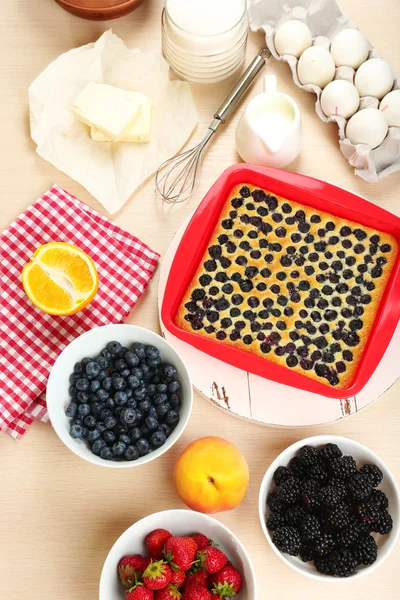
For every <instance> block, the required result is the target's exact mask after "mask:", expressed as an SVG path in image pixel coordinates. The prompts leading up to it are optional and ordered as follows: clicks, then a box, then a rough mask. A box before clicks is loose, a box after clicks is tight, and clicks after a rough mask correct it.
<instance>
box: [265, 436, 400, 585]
mask: <svg viewBox="0 0 400 600" xmlns="http://www.w3.org/2000/svg"><path fill="white" fill-rule="evenodd" d="M399 505H400V493H399V489H398V486H397V484H396V481H395V479H394V477H393V475H392V474H391V473H390V471H389V469H388V468H387V467H386V465H385V464H384V463H383V461H382V460H381V459H380V458H379V457H378V456H377V455H376V454H375V453H374V452H372V450H370V449H369V448H367V447H366V446H363V445H362V444H359V443H358V442H355V441H354V440H351V439H349V438H345V437H339V436H328V435H320V436H315V437H311V438H308V439H305V440H301V441H299V442H296V443H295V444H293V445H292V446H289V448H287V449H286V450H284V451H283V452H282V453H281V454H280V455H279V456H278V457H277V458H276V460H275V461H274V462H273V463H272V464H271V466H270V467H269V469H268V471H267V472H266V474H265V477H264V479H263V482H262V484H261V489H260V496H259V515H260V521H261V526H262V529H263V531H264V534H265V537H266V538H267V540H268V542H269V544H270V545H271V547H272V549H273V550H274V552H275V554H276V555H277V556H279V558H281V559H282V560H283V561H284V562H285V563H286V564H287V565H288V566H290V567H291V568H292V569H294V570H295V571H297V572H298V573H301V574H303V575H306V576H308V577H311V578H313V579H319V580H322V581H327V580H328V581H343V580H344V579H346V578H349V579H351V580H353V579H355V578H357V577H361V576H362V575H365V574H367V573H370V572H371V571H373V570H374V569H375V568H377V567H378V566H379V565H380V564H382V562H383V561H384V560H385V559H386V558H387V557H388V555H389V554H390V552H391V551H392V549H393V547H394V545H395V544H396V541H397V539H398V536H399V531H400V524H399V519H400V514H399V513H400V508H399Z"/></svg>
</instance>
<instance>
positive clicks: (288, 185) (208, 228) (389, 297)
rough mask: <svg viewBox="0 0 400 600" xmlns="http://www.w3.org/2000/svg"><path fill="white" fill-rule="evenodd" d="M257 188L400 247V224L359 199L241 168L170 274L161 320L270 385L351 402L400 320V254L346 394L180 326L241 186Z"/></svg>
mask: <svg viewBox="0 0 400 600" xmlns="http://www.w3.org/2000/svg"><path fill="white" fill-rule="evenodd" d="M246 183H247V184H253V185H255V186H257V187H260V188H264V189H267V190H268V191H270V192H272V193H275V194H277V195H279V196H282V197H284V198H287V199H288V200H292V201H297V202H301V203H302V204H305V205H308V206H312V207H314V208H317V209H320V210H323V211H326V212H328V213H331V214H332V215H335V216H337V217H342V218H346V219H350V220H352V221H355V222H357V223H359V224H361V225H364V226H371V227H374V228H375V229H377V230H380V231H382V232H386V233H389V234H391V235H393V236H394V237H395V238H396V239H397V241H398V242H399V244H400V219H399V218H397V217H396V216H394V215H393V214H391V213H389V212H388V211H386V210H384V209H382V208H380V207H378V206H375V205H374V204H372V203H371V202H368V201H367V200H364V199H363V198H360V197H359V196H356V195H355V194H353V193H351V192H349V191H347V190H344V189H342V188H338V187H336V186H334V185H332V184H330V183H325V182H324V181H320V180H318V179H313V178H311V177H306V176H305V175H300V174H298V173H291V172H289V171H281V170H278V169H270V168H265V167H258V166H255V165H247V164H238V165H234V166H232V167H230V168H229V169H227V170H226V171H224V173H223V174H222V175H221V176H220V177H219V178H218V179H217V181H216V182H215V183H214V185H213V186H212V187H211V189H210V190H209V192H208V193H207V194H206V196H205V198H204V199H203V201H202V202H201V203H200V205H199V207H198V208H197V210H196V212H195V213H194V215H193V217H192V218H191V220H190V223H189V225H188V226H187V228H186V231H185V233H184V235H183V237H182V240H181V242H180V244H179V247H178V250H177V252H176V254H175V258H174V261H173V263H172V266H171V270H170V273H169V277H168V281H167V285H166V289H165V294H164V301H163V305H162V309H161V318H162V321H163V323H164V325H165V327H166V328H167V329H168V331H169V332H170V333H172V334H173V335H174V336H176V337H177V338H179V339H181V340H183V341H185V342H187V343H188V344H191V345H192V346H194V347H195V348H198V349H199V350H202V351H203V352H206V353H207V354H209V355H210V356H214V357H215V358H218V359H219V360H222V361H223V362H226V363H228V364H231V365H233V366H235V367H238V368H240V369H243V370H245V371H248V372H249V373H254V374H256V375H259V376H261V377H264V378H266V379H270V380H272V381H276V382H278V383H282V384H285V385H290V386H293V387H296V388H300V389H303V390H306V391H309V392H313V393H315V394H321V395H323V396H327V397H330V398H347V397H350V396H353V395H355V394H357V393H359V392H360V391H361V390H362V388H363V387H364V386H365V384H366V383H367V381H368V380H369V378H370V377H371V375H372V374H373V372H374V371H375V369H376V367H377V366H378V364H379V362H380V361H381V359H382V356H383V355H384V353H385V351H386V348H387V347H388V344H389V342H390V340H391V338H392V335H393V333H394V331H395V329H396V326H397V323H398V320H399V316H400V252H399V253H398V255H397V257H396V262H395V264H394V267H393V270H392V272H391V275H390V278H389V280H388V282H387V284H386V289H385V292H384V295H383V297H382V300H381V303H380V306H379V309H378V312H377V315H376V318H375V321H374V325H373V327H372V329H371V332H370V335H369V338H368V341H367V344H366V346H365V350H364V352H363V354H362V356H361V359H360V362H359V365H358V369H357V371H356V374H355V377H354V378H353V381H352V383H351V384H350V386H349V387H347V388H346V389H343V388H342V389H340V390H338V389H335V388H333V387H329V386H328V385H324V384H322V383H319V382H318V381H315V380H313V379H311V378H308V377H306V376H305V375H302V374H301V373H296V372H292V371H290V370H289V369H287V368H285V367H283V366H280V365H277V364H274V363H273V362H270V361H268V360H266V359H264V358H261V357H258V356H255V355H254V354H252V353H248V352H245V351H244V350H241V349H237V348H234V347H231V346H228V345H225V344H223V343H221V342H219V341H217V340H213V339H209V338H206V337H203V336H200V335H196V333H192V332H188V331H184V330H182V329H180V328H179V327H178V326H177V325H176V324H175V317H176V314H177V311H178V308H179V306H180V304H181V302H182V298H183V296H184V294H185V292H186V290H187V288H188V286H189V285H190V282H191V280H192V278H193V276H194V274H195V272H196V270H197V268H198V265H199V263H200V260H201V258H202V256H203V254H204V252H205V250H206V248H207V244H208V242H209V239H210V237H211V235H212V233H213V231H214V228H215V226H216V224H217V220H218V218H219V215H220V213H221V210H222V208H223V205H224V203H225V202H226V200H227V197H228V196H229V194H230V192H231V191H232V189H233V188H234V187H235V186H236V185H238V184H246Z"/></svg>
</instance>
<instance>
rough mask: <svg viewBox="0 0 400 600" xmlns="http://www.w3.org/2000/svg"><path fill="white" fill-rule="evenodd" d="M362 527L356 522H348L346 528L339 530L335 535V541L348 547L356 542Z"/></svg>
mask: <svg viewBox="0 0 400 600" xmlns="http://www.w3.org/2000/svg"><path fill="white" fill-rule="evenodd" d="M361 534H362V528H361V527H360V525H358V524H357V523H350V525H349V526H348V527H346V529H343V530H342V531H340V532H339V533H338V535H337V537H336V542H337V544H338V545H339V546H341V547H343V548H349V547H351V546H355V545H356V544H358V541H359V539H360V535H361Z"/></svg>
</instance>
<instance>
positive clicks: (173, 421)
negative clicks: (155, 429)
mask: <svg viewBox="0 0 400 600" xmlns="http://www.w3.org/2000/svg"><path fill="white" fill-rule="evenodd" d="M165 422H166V423H167V424H168V425H177V424H178V423H179V413H178V412H177V411H176V410H170V411H169V412H168V413H167V416H166V418H165Z"/></svg>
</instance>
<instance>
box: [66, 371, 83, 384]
mask: <svg viewBox="0 0 400 600" xmlns="http://www.w3.org/2000/svg"><path fill="white" fill-rule="evenodd" d="M78 379H80V375H79V373H71V375H70V376H69V378H68V381H69V382H70V383H72V384H74V383H76V382H77V381H78Z"/></svg>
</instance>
